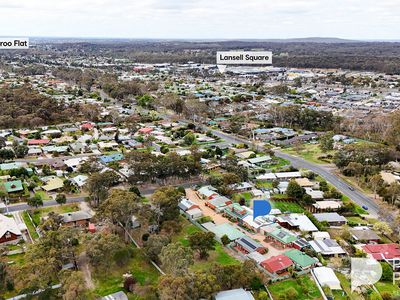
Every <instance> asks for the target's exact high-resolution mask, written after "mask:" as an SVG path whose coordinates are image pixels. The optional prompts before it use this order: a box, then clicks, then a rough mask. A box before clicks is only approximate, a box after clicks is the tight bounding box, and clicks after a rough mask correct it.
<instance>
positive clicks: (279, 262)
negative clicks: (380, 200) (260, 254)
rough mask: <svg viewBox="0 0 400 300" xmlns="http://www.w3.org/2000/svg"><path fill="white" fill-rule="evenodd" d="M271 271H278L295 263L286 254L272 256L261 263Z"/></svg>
mask: <svg viewBox="0 0 400 300" xmlns="http://www.w3.org/2000/svg"><path fill="white" fill-rule="evenodd" d="M260 265H261V266H262V267H263V268H265V269H266V270H267V271H269V272H270V273H276V272H278V271H280V270H284V269H286V268H288V267H290V266H291V265H293V262H292V260H291V259H290V258H289V257H287V256H285V255H277V256H272V257H271V258H268V259H266V260H264V261H262V262H261V263H260Z"/></svg>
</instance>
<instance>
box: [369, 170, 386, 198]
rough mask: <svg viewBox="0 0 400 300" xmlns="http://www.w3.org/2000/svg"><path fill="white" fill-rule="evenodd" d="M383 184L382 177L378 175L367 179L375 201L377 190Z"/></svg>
mask: <svg viewBox="0 0 400 300" xmlns="http://www.w3.org/2000/svg"><path fill="white" fill-rule="evenodd" d="M383 184H384V182H383V179H382V176H381V175H380V174H375V175H373V176H371V177H370V178H369V185H370V186H371V188H372V190H373V191H374V198H375V199H376V193H377V191H378V189H379V188H380V187H381V186H382V185H383Z"/></svg>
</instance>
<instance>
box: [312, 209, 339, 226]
mask: <svg viewBox="0 0 400 300" xmlns="http://www.w3.org/2000/svg"><path fill="white" fill-rule="evenodd" d="M314 217H315V218H316V219H317V220H318V221H319V222H327V223H328V224H329V226H342V225H345V224H346V223H347V219H346V218H345V217H343V216H341V215H339V214H338V213H336V212H332V213H318V214H314Z"/></svg>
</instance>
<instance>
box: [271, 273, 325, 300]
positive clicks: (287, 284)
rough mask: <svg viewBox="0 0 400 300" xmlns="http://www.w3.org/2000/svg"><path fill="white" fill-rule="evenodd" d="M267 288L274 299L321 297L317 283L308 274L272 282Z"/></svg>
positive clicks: (301, 299)
mask: <svg viewBox="0 0 400 300" xmlns="http://www.w3.org/2000/svg"><path fill="white" fill-rule="evenodd" d="M268 289H269V291H270V292H271V294H272V296H273V298H274V299H296V300H312V299H322V295H321V293H320V291H319V289H318V287H317V285H316V284H315V282H314V281H313V280H312V279H311V278H310V277H309V276H308V275H305V276H302V277H299V278H297V279H287V280H283V281H280V282H277V283H274V284H272V285H269V286H268ZM285 297H286V298H285Z"/></svg>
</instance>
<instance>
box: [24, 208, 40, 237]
mask: <svg viewBox="0 0 400 300" xmlns="http://www.w3.org/2000/svg"><path fill="white" fill-rule="evenodd" d="M22 219H23V220H24V222H25V225H26V227H27V228H28V231H29V234H30V235H31V237H32V239H37V238H38V237H39V235H38V233H37V232H36V230H35V226H34V225H33V223H32V222H31V219H30V218H29V216H28V212H27V211H24V212H23V213H22Z"/></svg>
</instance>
